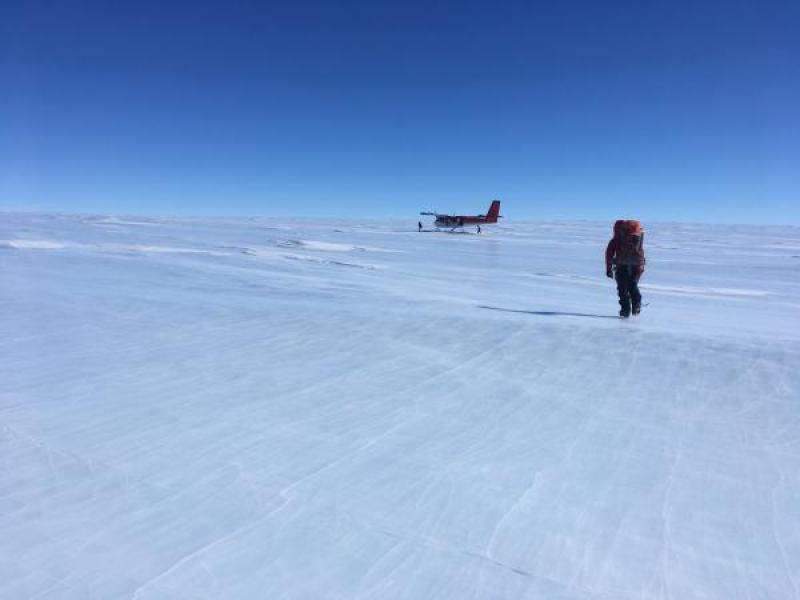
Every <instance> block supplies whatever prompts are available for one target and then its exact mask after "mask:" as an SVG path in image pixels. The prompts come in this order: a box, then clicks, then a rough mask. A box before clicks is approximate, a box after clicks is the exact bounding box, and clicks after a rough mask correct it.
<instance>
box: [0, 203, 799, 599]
mask: <svg viewBox="0 0 800 600" xmlns="http://www.w3.org/2000/svg"><path fill="white" fill-rule="evenodd" d="M646 225H647V224H646ZM646 229H647V237H646V243H647V249H648V259H649V264H648V268H647V272H646V273H645V276H644V279H643V280H642V283H643V291H644V295H645V302H646V303H649V305H648V306H646V307H645V308H644V311H643V314H642V315H641V317H640V318H639V319H637V320H635V321H634V320H631V321H627V322H625V321H620V320H619V319H617V318H616V317H615V315H616V310H617V306H616V298H615V293H614V287H613V283H612V282H611V281H610V280H607V279H606V278H605V276H604V265H603V251H604V248H605V243H606V241H607V236H608V234H609V233H610V224H597V223H588V222H572V223H558V222H554V223H513V222H509V223H505V224H503V225H502V226H498V227H495V228H489V227H487V228H485V229H484V233H483V234H482V235H480V236H478V235H474V234H470V233H464V234H457V233H456V234H448V233H433V232H425V233H417V232H416V218H414V219H411V220H410V221H409V222H408V223H405V222H400V221H394V222H392V221H383V222H355V221H347V222H345V221H342V222H333V221H311V220H302V221H290V220H273V219H259V218H254V219H165V218H155V217H153V218H143V217H136V218H121V217H77V216H59V215H14V214H5V215H0V240H3V242H2V243H0V281H2V286H1V287H0V303H2V311H0V334H2V335H0V345H1V346H2V353H1V354H0V419H1V423H2V428H1V429H0V444H1V446H0V448H2V451H1V452H0V456H2V467H1V468H0V597H2V598H9V599H11V598H14V599H16V598H104V599H105V598H138V599H156V598H158V599H164V598H175V599H178V598H180V599H186V598H215V599H219V598H292V599H299V598H303V599H309V600H311V599H314V600H317V599H328V598H330V599H333V598H337V599H351V598H352V599H355V598H362V599H367V598H371V599H376V600H377V599H380V600H387V599H394V598H398V599H399V598H413V599H417V598H419V599H431V598H435V599H445V598H448V599H454V600H456V599H457V600H464V599H468V598H474V599H476V600H477V599H486V598H492V599H500V598H508V599H519V598H531V599H533V598H536V599H539V598H546V599H563V600H566V599H584V598H592V599H603V600H633V599H637V600H641V599H667V598H672V599H675V600H687V599H690V598H713V599H719V600H739V599H741V600H744V599H747V598H758V599H772V598H774V599H781V600H783V599H788V598H800V592H799V591H798V590H800V575H798V574H800V511H799V510H798V507H800V374H799V371H798V368H797V365H798V364H800V363H799V362H798V360H799V359H800V277H799V276H798V275H800V260H798V257H797V248H798V247H800V230H798V229H797V228H791V227H785V228H763V227H762V228H759V227H747V226H741V227H732V226H701V225H684V224H652V225H650V226H649V227H646ZM287 242H289V243H287ZM354 267H360V268H354Z"/></svg>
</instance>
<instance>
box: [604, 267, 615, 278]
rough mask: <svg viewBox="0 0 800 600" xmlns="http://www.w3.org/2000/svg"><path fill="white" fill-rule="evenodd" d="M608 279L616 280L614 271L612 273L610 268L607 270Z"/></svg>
mask: <svg viewBox="0 0 800 600" xmlns="http://www.w3.org/2000/svg"><path fill="white" fill-rule="evenodd" d="M606 277H609V278H611V279H614V271H612V270H611V269H610V268H609V269H606Z"/></svg>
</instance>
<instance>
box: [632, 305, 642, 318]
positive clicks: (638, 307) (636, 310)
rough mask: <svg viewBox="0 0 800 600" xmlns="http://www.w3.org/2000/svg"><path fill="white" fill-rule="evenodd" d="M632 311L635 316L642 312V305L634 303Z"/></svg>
mask: <svg viewBox="0 0 800 600" xmlns="http://www.w3.org/2000/svg"><path fill="white" fill-rule="evenodd" d="M631 312H632V314H633V316H634V317H635V316H636V315H638V314H639V313H640V312H642V305H641V304H634V305H633V310H632V311H631Z"/></svg>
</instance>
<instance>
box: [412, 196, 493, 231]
mask: <svg viewBox="0 0 800 600" xmlns="http://www.w3.org/2000/svg"><path fill="white" fill-rule="evenodd" d="M419 214H421V215H429V216H432V217H436V221H434V223H433V224H434V225H435V226H436V228H437V229H449V230H450V231H454V230H455V229H461V228H463V227H464V226H465V225H476V226H477V227H478V233H480V231H481V225H489V224H491V223H497V219H501V218H502V216H501V215H500V200H493V201H492V204H491V205H490V206H489V212H487V213H486V214H485V215H440V214H437V213H432V212H421V213H419Z"/></svg>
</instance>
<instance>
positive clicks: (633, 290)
mask: <svg viewBox="0 0 800 600" xmlns="http://www.w3.org/2000/svg"><path fill="white" fill-rule="evenodd" d="M637 274H638V269H637V267H632V266H629V265H617V269H616V273H615V278H616V280H617V293H618V294H619V306H620V309H621V310H622V312H623V313H627V314H630V312H631V304H633V306H641V305H642V295H641V294H640V293H639V283H638V282H637V281H636V279H637Z"/></svg>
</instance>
